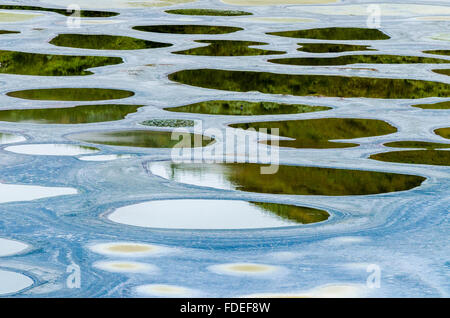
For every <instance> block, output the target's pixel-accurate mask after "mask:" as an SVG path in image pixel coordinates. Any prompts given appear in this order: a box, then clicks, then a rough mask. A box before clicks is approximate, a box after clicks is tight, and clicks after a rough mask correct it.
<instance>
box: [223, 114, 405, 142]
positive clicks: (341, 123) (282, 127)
mask: <svg viewBox="0 0 450 318" xmlns="http://www.w3.org/2000/svg"><path fill="white" fill-rule="evenodd" d="M230 126H231V127H233V128H242V129H249V128H254V129H256V130H260V129H262V128H267V129H268V131H273V129H274V128H278V129H279V133H280V135H281V136H284V137H290V138H294V139H295V140H280V141H279V145H280V147H293V148H345V147H355V146H358V144H355V143H336V142H330V141H329V140H332V139H352V138H362V137H371V136H380V135H386V134H392V133H394V132H396V131H397V129H396V128H395V127H392V126H391V125H389V124H388V123H386V122H384V121H381V120H375V119H356V118H322V119H307V120H289V121H269V122H252V123H244V124H232V125H230ZM269 129H270V130H269ZM269 144H270V141H269Z"/></svg>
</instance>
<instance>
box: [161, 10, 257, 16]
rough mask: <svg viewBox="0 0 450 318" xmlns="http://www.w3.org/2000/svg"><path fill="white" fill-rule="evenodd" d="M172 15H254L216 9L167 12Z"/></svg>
mask: <svg viewBox="0 0 450 318" xmlns="http://www.w3.org/2000/svg"><path fill="white" fill-rule="evenodd" d="M166 12H167V13H170V14H183V15H208V16H230V17H235V16H240V15H252V13H250V12H245V11H238V10H215V9H175V10H166Z"/></svg>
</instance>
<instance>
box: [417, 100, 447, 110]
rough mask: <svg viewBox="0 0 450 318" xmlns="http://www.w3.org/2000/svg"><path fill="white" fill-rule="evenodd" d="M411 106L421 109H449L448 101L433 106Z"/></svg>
mask: <svg viewBox="0 0 450 318" xmlns="http://www.w3.org/2000/svg"><path fill="white" fill-rule="evenodd" d="M412 106H414V107H419V108H423V109H450V101H446V102H441V103H435V104H419V105H412Z"/></svg>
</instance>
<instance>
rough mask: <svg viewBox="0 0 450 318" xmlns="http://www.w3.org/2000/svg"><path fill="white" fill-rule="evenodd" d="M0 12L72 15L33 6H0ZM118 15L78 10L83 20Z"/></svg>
mask: <svg viewBox="0 0 450 318" xmlns="http://www.w3.org/2000/svg"><path fill="white" fill-rule="evenodd" d="M0 9H1V10H30V11H48V12H55V13H59V14H62V15H66V16H70V15H72V14H73V11H72V10H69V11H68V10H67V9H54V8H42V7H35V6H15V5H0ZM116 15H118V13H116V12H108V11H92V10H80V16H81V17H83V18H107V17H113V16H116Z"/></svg>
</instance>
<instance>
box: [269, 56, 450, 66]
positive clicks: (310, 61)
mask: <svg viewBox="0 0 450 318" xmlns="http://www.w3.org/2000/svg"><path fill="white" fill-rule="evenodd" d="M269 62H272V63H277V64H288V65H311V66H322V65H348V64H417V63H428V64H441V63H450V60H443V59H434V58H429V57H421V56H400V55H344V56H337V57H295V58H285V59H272V60H269Z"/></svg>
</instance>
